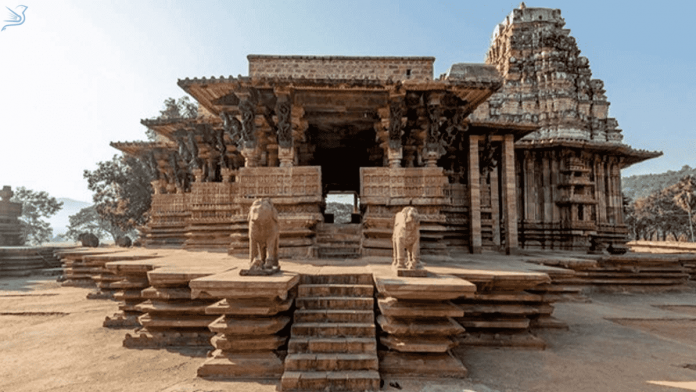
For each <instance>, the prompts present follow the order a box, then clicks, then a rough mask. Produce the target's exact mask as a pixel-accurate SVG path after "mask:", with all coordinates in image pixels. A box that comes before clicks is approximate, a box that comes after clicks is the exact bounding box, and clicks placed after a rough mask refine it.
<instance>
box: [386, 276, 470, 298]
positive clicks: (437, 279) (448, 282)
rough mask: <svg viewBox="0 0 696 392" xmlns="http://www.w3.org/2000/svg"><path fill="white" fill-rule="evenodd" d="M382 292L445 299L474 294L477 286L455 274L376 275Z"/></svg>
mask: <svg viewBox="0 0 696 392" xmlns="http://www.w3.org/2000/svg"><path fill="white" fill-rule="evenodd" d="M375 285H376V286H377V291H379V293H380V294H382V295H385V296H388V297H394V298H397V299H416V300H431V301H445V300H451V299H455V298H459V297H466V296H472V295H473V294H474V292H475V291H476V286H475V285H474V284H472V283H469V282H467V281H465V280H463V279H459V278H456V277H454V276H447V275H437V276H432V277H427V278H401V277H400V278H394V277H386V276H382V275H375Z"/></svg>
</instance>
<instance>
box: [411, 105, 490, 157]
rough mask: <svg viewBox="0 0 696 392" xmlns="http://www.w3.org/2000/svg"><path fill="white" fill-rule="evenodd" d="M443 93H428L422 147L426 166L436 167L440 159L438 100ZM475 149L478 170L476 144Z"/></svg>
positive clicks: (439, 112)
mask: <svg viewBox="0 0 696 392" xmlns="http://www.w3.org/2000/svg"><path fill="white" fill-rule="evenodd" d="M443 95H444V93H443V92H431V93H430V94H428V100H427V107H426V109H427V111H428V129H427V132H426V136H425V147H424V148H423V160H424V161H425V166H426V167H437V160H438V159H440V156H442V152H443V151H442V146H441V145H440V125H441V123H440V122H441V118H442V106H441V103H440V100H441V99H442V96H443ZM477 140H478V139H477ZM477 143H478V142H477ZM476 151H477V153H476V154H477V155H476V161H477V170H478V144H477V146H476ZM470 159H471V158H470Z"/></svg>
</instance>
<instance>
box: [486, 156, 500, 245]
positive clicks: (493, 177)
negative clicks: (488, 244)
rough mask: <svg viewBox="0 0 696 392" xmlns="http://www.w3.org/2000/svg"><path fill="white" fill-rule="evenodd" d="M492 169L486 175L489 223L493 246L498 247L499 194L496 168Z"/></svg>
mask: <svg viewBox="0 0 696 392" xmlns="http://www.w3.org/2000/svg"><path fill="white" fill-rule="evenodd" d="M499 167H500V166H499V165H498V166H496V167H494V168H493V169H492V170H491V171H490V172H489V173H488V175H489V176H490V181H491V221H492V223H493V244H494V245H495V246H496V247H497V248H499V247H500V192H499V189H498V168H499Z"/></svg>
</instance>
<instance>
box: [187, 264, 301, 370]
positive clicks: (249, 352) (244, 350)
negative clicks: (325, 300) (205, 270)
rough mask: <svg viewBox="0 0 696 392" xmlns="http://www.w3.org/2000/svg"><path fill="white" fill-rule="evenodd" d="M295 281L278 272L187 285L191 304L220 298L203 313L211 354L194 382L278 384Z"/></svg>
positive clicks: (225, 276) (293, 276) (221, 276)
mask: <svg viewBox="0 0 696 392" xmlns="http://www.w3.org/2000/svg"><path fill="white" fill-rule="evenodd" d="M299 281H300V275H299V274H297V273H293V272H285V271H282V272H279V273H278V274H275V275H270V276H243V275H240V271H239V270H236V269H235V270H231V271H227V272H223V273H220V274H216V275H212V276H208V277H203V278H199V279H195V280H193V281H191V283H190V287H191V289H192V293H193V297H194V298H223V299H222V300H220V301H217V302H216V303H214V304H211V305H209V306H207V307H206V310H205V313H206V314H207V315H212V316H213V317H214V318H215V320H214V321H213V322H212V323H210V324H209V325H208V328H209V329H210V331H211V332H213V333H215V334H216V335H215V337H213V339H212V341H211V343H212V345H213V346H214V347H215V351H214V352H213V353H212V354H211V357H210V358H209V359H208V360H206V362H205V363H203V365H201V367H199V368H198V376H199V377H222V378H235V377H238V378H261V379H266V378H274V379H278V378H280V376H281V374H282V373H283V369H284V368H283V358H282V354H280V353H279V351H278V350H279V348H280V347H281V346H285V344H286V342H287V338H288V331H287V329H286V326H288V324H289V323H290V316H289V313H288V310H289V309H291V307H292V305H293V296H294V294H293V291H292V290H293V288H294V287H295V286H296V285H297V284H298V283H299Z"/></svg>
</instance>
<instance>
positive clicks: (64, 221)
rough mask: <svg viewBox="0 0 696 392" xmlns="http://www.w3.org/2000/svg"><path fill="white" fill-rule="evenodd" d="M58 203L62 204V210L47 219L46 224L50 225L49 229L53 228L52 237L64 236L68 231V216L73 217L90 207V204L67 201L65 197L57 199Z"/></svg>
mask: <svg viewBox="0 0 696 392" xmlns="http://www.w3.org/2000/svg"><path fill="white" fill-rule="evenodd" d="M58 201H62V202H63V208H62V209H61V210H60V211H58V213H57V214H55V215H53V216H52V217H50V218H49V219H48V222H49V223H50V224H51V227H52V228H53V235H54V236H57V235H60V234H65V232H66V231H68V225H69V224H70V219H69V217H70V215H75V214H77V213H78V212H79V211H80V210H81V209H83V208H85V207H89V206H91V205H92V203H87V202H84V201H78V200H73V199H68V198H65V197H62V198H58Z"/></svg>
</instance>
